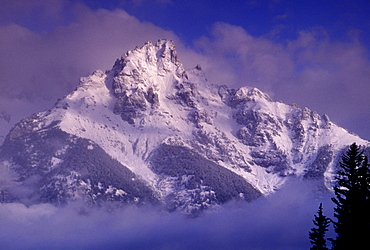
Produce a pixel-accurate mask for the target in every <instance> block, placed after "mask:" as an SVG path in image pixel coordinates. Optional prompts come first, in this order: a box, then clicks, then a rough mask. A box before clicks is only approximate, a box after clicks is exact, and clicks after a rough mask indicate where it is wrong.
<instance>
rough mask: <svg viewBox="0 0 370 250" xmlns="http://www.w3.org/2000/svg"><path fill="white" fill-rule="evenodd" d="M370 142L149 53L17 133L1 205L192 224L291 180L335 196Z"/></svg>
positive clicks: (166, 50) (8, 148)
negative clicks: (344, 162)
mask: <svg viewBox="0 0 370 250" xmlns="http://www.w3.org/2000/svg"><path fill="white" fill-rule="evenodd" d="M353 142H356V143H358V144H359V145H364V146H365V147H369V146H370V143H369V142H368V141H365V140H362V139H361V138H359V137H358V136H356V135H354V134H351V133H349V132H348V131H346V130H345V129H343V128H341V127H338V126H337V125H336V124H334V123H333V122H331V121H330V120H329V118H328V117H327V116H325V115H324V116H320V115H319V114H317V113H316V112H314V111H311V110H309V109H307V108H303V109H302V108H299V107H297V106H296V105H287V104H284V103H281V102H274V101H273V100H271V98H270V97H269V96H268V95H266V94H264V93H262V92H261V91H260V90H258V89H256V88H252V87H243V88H240V89H231V88H229V87H227V86H216V85H213V84H212V83H209V82H208V81H207V79H206V78H205V73H204V72H203V71H202V69H201V67H200V66H199V65H198V66H196V67H195V68H193V69H190V70H185V69H184V68H183V66H182V64H181V63H180V61H179V60H178V57H177V53H176V50H175V46H174V44H173V42H172V41H167V40H159V41H158V42H157V43H156V44H152V43H151V42H147V43H146V44H145V45H144V46H143V47H141V48H139V47H137V48H135V49H134V50H131V51H128V52H127V53H126V54H125V55H124V56H122V57H121V58H120V59H118V60H117V61H116V62H115V64H114V66H113V68H112V69H111V70H108V71H106V72H103V71H99V70H98V71H95V72H94V73H93V74H92V75H90V76H88V77H84V78H81V81H80V84H79V85H78V87H77V88H76V90H75V91H73V92H72V93H70V94H69V95H68V96H66V97H64V98H61V99H59V100H58V101H57V103H56V104H55V106H54V107H52V108H51V109H50V110H47V111H45V112H40V113H37V114H34V115H32V116H30V117H27V118H25V119H23V120H22V121H21V122H19V123H18V124H17V125H15V126H14V127H13V128H12V129H11V131H10V132H9V134H8V135H7V137H6V139H5V141H4V143H3V145H2V147H1V149H0V162H1V163H0V168H1V169H2V170H1V172H3V173H4V174H5V173H6V174H5V175H7V176H8V177H9V178H8V179H7V181H2V182H1V181H0V185H1V186H0V189H1V196H0V199H1V201H2V202H13V201H21V202H24V203H29V204H33V203H38V202H52V203H55V204H63V203H66V202H68V201H69V200H76V199H83V200H84V201H85V202H87V203H88V204H96V203H98V204H100V203H101V202H108V201H110V202H115V203H117V204H122V203H137V204H143V203H152V204H165V206H166V207H167V208H168V209H169V210H182V211H186V212H189V213H192V212H196V211H199V210H202V209H204V208H207V207H214V206H218V205H220V204H223V203H225V202H227V201H229V200H231V199H244V200H247V201H251V200H254V199H256V198H258V197H259V196H261V195H267V194H270V193H272V192H274V191H275V190H278V189H279V188H280V187H281V186H282V185H283V184H284V182H285V181H286V179H287V178H286V177H287V176H294V177H296V178H300V179H318V180H323V182H324V183H325V184H326V185H327V187H330V185H331V181H332V180H333V173H334V171H335V166H336V164H337V162H338V160H339V157H340V156H341V154H342V152H343V150H344V149H345V147H346V146H348V145H349V144H351V143H353Z"/></svg>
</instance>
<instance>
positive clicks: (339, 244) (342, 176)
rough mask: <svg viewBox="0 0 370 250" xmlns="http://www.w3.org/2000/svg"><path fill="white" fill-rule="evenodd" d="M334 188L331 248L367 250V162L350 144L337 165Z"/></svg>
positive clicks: (369, 184)
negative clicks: (338, 165)
mask: <svg viewBox="0 0 370 250" xmlns="http://www.w3.org/2000/svg"><path fill="white" fill-rule="evenodd" d="M340 167H341V169H340V170H339V171H338V175H337V177H336V180H337V184H338V185H337V186H336V187H335V188H334V192H335V198H332V201H333V202H334V204H335V205H336V207H334V217H335V218H336V219H337V221H334V229H335V232H336V233H337V237H336V239H334V240H332V242H333V249H336V250H337V249H368V243H369V241H368V240H369V239H368V238H367V237H368V236H369V233H370V231H369V230H370V216H369V215H370V205H369V204H370V188H369V187H370V170H369V164H368V159H367V157H366V156H364V154H363V152H362V151H360V148H359V147H358V146H357V145H356V143H353V144H352V145H351V146H350V147H349V149H348V151H347V152H346V154H344V155H343V157H342V161H341V162H340Z"/></svg>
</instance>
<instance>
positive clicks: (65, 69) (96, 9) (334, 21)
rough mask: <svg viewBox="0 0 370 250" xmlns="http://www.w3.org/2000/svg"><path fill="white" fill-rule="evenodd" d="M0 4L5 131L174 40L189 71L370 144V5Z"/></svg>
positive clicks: (130, 0) (19, 0) (123, 0)
mask: <svg viewBox="0 0 370 250" xmlns="http://www.w3.org/2000/svg"><path fill="white" fill-rule="evenodd" d="M0 4H1V5H0V6H1V7H0V35H1V37H0V50H1V51H0V52H1V54H2V57H1V59H0V66H1V68H2V71H0V79H1V81H0V87H1V88H2V90H3V91H2V92H1V93H0V113H3V114H10V115H11V117H12V119H11V121H10V122H5V121H4V120H1V119H0V123H1V125H2V128H3V131H5V130H7V129H10V127H11V125H12V124H14V123H15V122H16V121H17V120H19V119H20V118H22V117H23V116H26V115H29V114H30V113H33V112H37V111H39V110H40V109H41V110H44V109H47V108H49V107H50V106H51V105H52V104H53V102H54V101H55V100H56V99H57V98H58V97H59V96H63V95H65V94H67V93H68V92H69V91H71V90H73V89H74V87H75V86H76V84H78V78H79V77H81V76H86V75H87V74H89V73H91V72H92V71H94V70H96V69H102V70H105V69H109V68H110V67H111V66H112V64H113V62H114V61H115V59H116V58H118V57H119V56H120V55H122V54H123V53H125V51H127V50H130V49H132V48H134V47H135V46H136V45H138V46H141V45H143V44H144V42H146V41H147V40H152V41H155V40H157V39H159V38H168V39H172V40H174V41H175V43H176V47H177V49H178V54H179V58H180V60H181V61H182V62H183V64H184V65H185V68H190V67H193V66H194V65H196V64H201V65H202V67H203V69H204V70H205V73H206V76H207V77H208V79H209V80H210V81H213V82H215V83H216V84H227V85H230V86H233V87H240V86H246V85H248V86H254V87H258V88H260V89H261V90H262V91H264V92H266V93H268V94H269V95H271V97H272V98H273V99H274V100H281V101H283V102H286V103H296V104H297V105H299V106H301V107H308V108H310V109H312V110H315V111H317V112H318V113H319V114H328V115H329V117H330V118H331V120H333V121H334V122H336V123H337V124H339V125H340V126H343V127H345V128H346V129H348V130H349V131H351V132H354V133H357V134H359V135H360V136H361V137H363V138H365V139H370V129H369V124H370V112H369V107H370V98H369V93H370V80H369V79H370V55H369V50H370V18H369V15H368V13H370V2H369V1H365V0H362V1H349V0H348V1H347V0H337V1H334V0H327V1H316V0H313V1H283V0H262V1H257V0H244V1H242V0H236V1H215V0H214V1H210V0H204V1H199V0H198V1H192V0H188V1H179V0H152V1H149V0H111V1H101V0H81V1H72V0H35V1H27V0H13V1H7V0H0ZM20 64H21V65H22V66H21V67H20ZM25 106H26V107H27V108H26V109H25V108H24V107H25ZM2 116H5V115H2ZM0 132H1V131H0ZM2 133H3V134H4V133H5V132H2ZM2 136H3V135H2Z"/></svg>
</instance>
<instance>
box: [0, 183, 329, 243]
mask: <svg viewBox="0 0 370 250" xmlns="http://www.w3.org/2000/svg"><path fill="white" fill-rule="evenodd" d="M330 197H332V193H330V192H328V191H321V192H320V190H318V188H317V183H313V182H308V181H298V180H290V181H289V182H288V183H287V184H286V185H285V186H284V188H283V189H281V190H279V191H278V192H276V193H275V194H272V195H269V196H267V197H264V198H259V199H258V200H256V201H254V202H251V203H245V202H231V203H228V204H226V205H224V206H222V207H219V208H218V209H215V210H212V211H206V212H205V213H204V214H202V215H201V216H200V217H197V218H189V217H187V216H185V215H183V214H180V213H170V214H169V213H165V212H163V211H161V210H160V209H158V208H153V207H150V208H149V207H141V208H138V207H132V206H129V207H125V208H121V209H114V210H111V209H108V208H107V207H103V208H86V207H84V206H83V205H82V204H80V203H78V202H74V203H71V204H69V205H68V206H65V207H54V206H53V205H50V204H40V205H33V206H29V207H26V206H25V205H23V204H19V203H8V204H0V221H1V226H0V242H1V248H3V249H285V250H286V249H309V247H310V243H309V239H308V232H309V230H310V228H312V227H313V223H312V219H313V216H314V214H315V213H316V212H317V210H318V205H319V203H320V202H322V203H323V207H324V214H325V215H326V216H328V217H331V218H332V204H331V201H330ZM329 234H330V232H329Z"/></svg>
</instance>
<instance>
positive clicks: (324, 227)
mask: <svg viewBox="0 0 370 250" xmlns="http://www.w3.org/2000/svg"><path fill="white" fill-rule="evenodd" d="M313 224H315V226H316V227H313V228H311V232H310V233H309V236H310V242H311V244H312V247H311V248H310V249H311V250H327V249H328V248H327V247H326V239H325V233H326V231H328V227H329V224H330V219H329V218H327V217H326V216H325V215H324V214H323V212H322V203H320V206H319V211H317V215H315V219H314V220H313Z"/></svg>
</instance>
